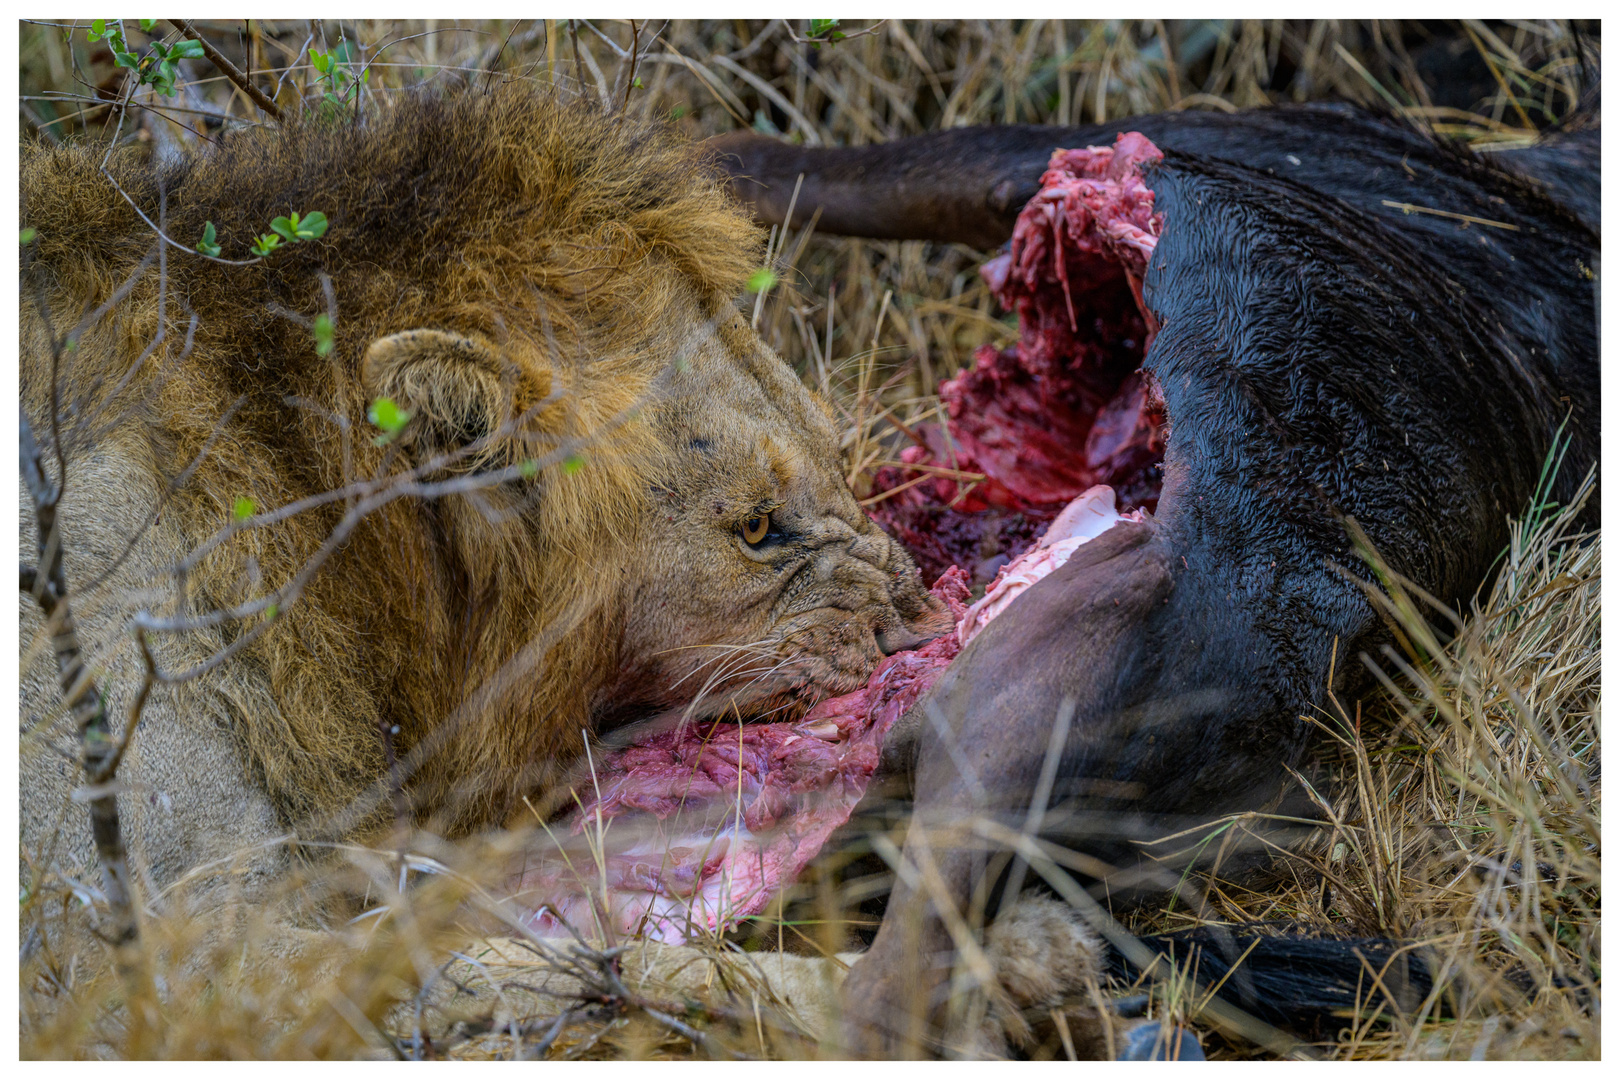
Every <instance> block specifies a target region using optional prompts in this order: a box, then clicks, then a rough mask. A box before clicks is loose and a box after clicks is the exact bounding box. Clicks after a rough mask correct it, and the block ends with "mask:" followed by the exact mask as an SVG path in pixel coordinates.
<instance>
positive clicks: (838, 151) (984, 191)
mask: <svg viewBox="0 0 1620 1080" xmlns="http://www.w3.org/2000/svg"><path fill="white" fill-rule="evenodd" d="M1059 130H1060V129H1057V128H1046V129H1044V130H1043V129H1039V128H1030V127H1024V128H1001V129H997V128H963V129H960V130H956V131H942V132H938V133H936V134H932V135H922V136H918V137H916V138H911V139H902V140H899V141H897V142H893V143H884V144H881V145H877V146H849V147H807V146H794V145H792V144H791V143H785V142H781V141H778V140H776V139H771V138H767V137H766V136H763V135H756V134H754V133H752V132H746V131H735V132H729V133H727V134H725V135H719V136H716V137H715V138H712V139H710V140H708V144H707V145H708V146H710V147H712V148H713V149H714V151H715V153H716V154H717V155H718V158H719V162H720V164H721V165H722V166H723V167H724V168H725V169H726V171H727V172H729V173H730V174H731V177H732V181H731V184H732V190H733V191H735V192H736V193H737V195H738V196H739V197H740V198H742V199H743V201H744V202H747V203H749V204H750V205H751V206H752V207H753V209H754V215H755V216H756V217H757V218H759V220H760V221H763V222H766V223H767V224H773V225H780V224H782V223H783V220H784V219H785V218H786V217H787V213H788V204H789V202H790V201H791V200H792V199H793V188H794V185H795V184H796V183H798V178H799V176H800V175H801V174H802V175H803V176H804V183H803V185H802V187H801V188H800V190H799V199H798V202H797V203H796V204H794V208H793V222H792V223H793V224H794V225H802V224H804V223H805V222H806V221H809V220H810V218H811V216H812V215H813V214H814V213H815V212H816V210H818V209H819V210H820V211H821V218H820V220H819V221H818V223H817V226H816V227H817V229H818V230H820V231H822V232H829V233H836V234H839V235H843V236H866V237H871V238H873V239H878V240H944V241H955V242H959V243H963V244H971V245H973V246H975V247H980V248H994V247H998V246H999V245H1000V244H1002V243H1003V242H1004V241H1005V240H1006V239H1007V238H1008V237H1010V236H1011V235H1012V227H1013V222H1014V220H1015V219H1016V218H1017V217H1018V211H1019V210H1020V209H1022V208H1023V205H1024V203H1026V202H1028V201H1029V200H1030V198H1031V197H1032V196H1034V195H1035V193H1036V192H1037V191H1038V190H1039V188H1040V179H1041V173H1042V172H1044V171H1045V169H1046V163H1047V161H1048V159H1049V158H1050V157H1051V155H1052V151H1053V150H1054V149H1056V148H1057V146H1058V145H1059V144H1058V142H1057V139H1058V132H1059Z"/></svg>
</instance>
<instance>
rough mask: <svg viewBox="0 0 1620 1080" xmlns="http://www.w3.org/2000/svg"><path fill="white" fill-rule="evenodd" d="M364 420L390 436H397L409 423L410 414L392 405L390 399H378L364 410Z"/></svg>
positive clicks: (392, 401)
mask: <svg viewBox="0 0 1620 1080" xmlns="http://www.w3.org/2000/svg"><path fill="white" fill-rule="evenodd" d="M366 419H367V420H370V421H371V422H372V423H373V424H375V425H377V426H378V427H379V428H381V429H382V430H383V431H386V432H387V433H388V434H390V435H398V434H399V433H400V430H401V429H402V428H404V426H405V425H406V424H407V423H408V422H409V421H410V419H411V414H410V413H409V412H407V411H406V410H404V409H402V408H400V407H399V406H398V405H396V404H394V400H393V399H392V398H385V397H380V398H378V399H377V400H376V401H373V402H372V403H371V408H369V409H367V410H366Z"/></svg>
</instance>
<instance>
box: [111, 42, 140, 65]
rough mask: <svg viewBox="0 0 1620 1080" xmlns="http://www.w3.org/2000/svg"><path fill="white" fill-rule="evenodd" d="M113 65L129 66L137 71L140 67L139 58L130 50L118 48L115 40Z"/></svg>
mask: <svg viewBox="0 0 1620 1080" xmlns="http://www.w3.org/2000/svg"><path fill="white" fill-rule="evenodd" d="M113 65H114V66H116V67H121V68H129V70H131V71H139V70H140V68H141V62H140V59H139V58H137V57H136V55H135V54H134V53H132V52H124V51H123V50H121V49H119V48H118V45H117V42H116V41H115V42H114V44H113Z"/></svg>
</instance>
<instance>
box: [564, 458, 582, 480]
mask: <svg viewBox="0 0 1620 1080" xmlns="http://www.w3.org/2000/svg"><path fill="white" fill-rule="evenodd" d="M584 467H585V459H584V458H583V457H581V456H580V455H578V454H575V455H574V456H573V457H571V458H569V459H568V460H567V461H565V462H563V472H565V473H567V474H568V475H569V476H573V475H574V474H575V473H577V472H579V470H581V469H583V468H584Z"/></svg>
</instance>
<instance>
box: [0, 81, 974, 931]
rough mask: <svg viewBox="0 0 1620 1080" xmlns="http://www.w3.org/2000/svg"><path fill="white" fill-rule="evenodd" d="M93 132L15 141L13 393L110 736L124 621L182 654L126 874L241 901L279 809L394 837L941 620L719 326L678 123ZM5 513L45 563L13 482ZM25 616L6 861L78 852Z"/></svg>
mask: <svg viewBox="0 0 1620 1080" xmlns="http://www.w3.org/2000/svg"><path fill="white" fill-rule="evenodd" d="M103 153H104V151H103V150H102V149H100V148H94V147H87V146H69V147H63V148H51V147H47V146H44V145H41V144H36V145H33V146H30V147H27V148H25V150H24V156H23V164H22V205H23V212H22V216H23V223H24V225H25V226H26V227H28V228H31V229H33V230H35V231H36V233H37V237H36V239H35V240H34V242H33V243H32V244H31V245H29V246H28V247H27V248H25V251H24V256H23V258H24V289H23V298H24V299H23V311H22V332H21V338H22V361H21V368H22V374H21V397H22V407H23V410H24V412H25V414H26V415H27V417H28V418H29V419H30V420H31V426H32V429H33V431H34V432H35V433H36V434H37V436H38V438H39V439H40V442H41V444H42V447H43V459H44V461H45V463H46V465H47V467H48V468H50V469H51V470H53V471H54V470H55V469H56V462H57V460H58V455H59V456H60V460H61V461H62V462H63V465H64V468H65V485H64V486H65V495H64V497H63V501H62V504H61V508H60V513H59V517H58V522H59V541H60V543H61V545H62V548H63V550H64V552H65V556H66V564H67V582H68V599H69V601H70V602H71V604H72V606H73V609H74V614H75V616H76V618H77V621H78V632H79V638H80V642H81V644H82V646H83V648H84V649H85V652H86V655H87V657H88V658H89V668H90V672H91V675H92V677H93V678H94V679H95V681H96V684H97V686H98V687H99V689H100V691H101V693H102V694H103V695H104V697H105V701H106V704H107V707H108V715H109V717H110V718H111V720H112V723H113V726H114V728H115V729H117V730H122V731H126V732H127V730H128V725H129V724H130V723H131V722H132V721H131V720H130V719H129V717H130V712H131V708H132V704H133V702H134V701H135V699H136V697H137V694H138V692H139V690H140V687H141V682H142V675H143V671H144V665H143V661H142V656H141V653H140V650H139V648H138V646H137V640H136V634H135V629H136V626H137V624H138V625H140V626H144V627H146V628H147V634H146V637H147V640H148V642H149V643H150V646H151V650H152V653H153V656H154V658H155V662H156V666H157V670H158V671H159V672H160V673H161V675H162V676H164V677H165V678H166V679H172V678H174V677H176V676H181V675H186V674H190V673H191V672H189V671H188V669H193V668H200V670H199V671H198V672H197V673H196V674H195V677H194V678H188V679H184V680H181V681H176V682H169V681H163V680H160V681H159V683H158V685H157V686H156V687H155V688H154V689H153V690H152V692H151V694H150V696H149V698H147V699H146V701H145V706H144V711H143V713H142V716H141V719H140V725H139V730H138V731H136V732H135V733H134V737H133V739H132V741H131V744H130V749H129V753H128V756H127V758H126V759H125V761H124V763H123V766H122V768H121V770H120V774H119V777H118V781H119V784H120V805H119V808H120V812H121V815H122V822H123V829H124V833H125V837H126V839H127V841H128V845H129V849H130V855H131V860H132V864H133V873H134V878H135V881H136V883H137V895H138V896H141V895H144V897H146V898H148V899H150V898H151V897H153V896H156V895H158V894H159V893H160V891H161V890H163V889H165V888H166V887H169V886H171V885H173V884H174V883H175V882H177V881H179V880H180V879H181V878H182V876H183V875H185V874H186V873H187V871H188V870H191V869H193V868H197V867H201V866H204V865H207V864H210V863H213V862H215V861H218V860H224V859H226V858H227V857H241V853H242V852H244V851H249V852H253V853H254V854H252V856H251V857H250V858H246V859H245V861H243V862H241V863H239V864H238V875H237V877H236V881H237V882H238V883H241V882H244V881H245V882H246V883H247V885H248V887H249V888H250V889H251V888H252V887H254V886H255V885H258V884H263V883H264V882H266V881H267V880H269V879H271V878H273V877H275V876H276V875H278V874H280V873H281V872H282V871H284V870H285V869H286V868H287V867H288V865H289V861H290V858H291V856H289V854H288V850H289V848H288V845H286V844H284V843H282V842H280V838H282V837H284V836H287V835H288V834H291V835H293V836H296V837H299V838H304V839H307V838H327V839H340V840H352V839H364V838H366V837H368V836H374V835H376V833H377V831H378V829H379V828H380V827H381V826H382V825H384V824H385V823H386V821H387V820H388V818H389V816H390V815H391V814H392V813H394V812H395V807H394V806H393V805H391V801H392V800H391V798H390V796H391V794H392V795H394V796H398V795H401V794H402V795H403V797H404V799H405V800H407V801H408V807H409V812H410V814H411V816H412V817H413V818H414V819H415V820H416V821H418V822H420V823H422V824H424V825H428V826H430V827H432V828H434V829H436V830H438V831H440V832H441V833H443V834H445V835H450V836H455V835H464V834H468V833H471V832H473V831H476V830H479V829H481V828H485V827H489V826H498V825H501V824H502V823H504V822H506V821H507V820H508V819H509V817H510V816H511V815H512V814H513V813H514V811H516V812H521V813H524V814H527V812H528V811H527V810H526V809H525V807H524V800H525V799H527V800H529V801H530V802H531V803H533V804H535V805H536V806H539V807H542V808H543V807H545V806H546V805H550V804H553V803H554V802H555V800H556V797H557V792H556V790H555V788H556V786H557V781H558V779H559V778H560V777H562V776H563V775H564V772H565V770H566V769H567V768H568V767H569V766H570V765H571V763H572V762H573V761H574V759H575V758H576V757H577V756H578V755H579V754H580V753H581V751H582V750H583V748H584V747H583V743H582V740H583V739H584V738H585V737H586V735H587V734H588V733H600V732H602V731H604V730H606V729H608V728H611V727H613V726H615V725H617V724H620V723H623V722H626V721H628V720H630V719H634V718H636V717H639V716H644V715H649V714H653V713H656V712H659V711H660V710H667V709H671V708H677V707H683V706H693V707H694V708H695V709H696V710H697V712H698V715H714V714H718V713H721V712H730V711H735V712H736V713H737V714H738V715H740V716H745V717H746V716H749V715H751V714H758V713H759V712H761V711H764V710H766V709H771V708H775V707H777V706H780V705H792V704H795V703H800V702H804V703H807V702H809V701H811V700H813V699H815V698H817V697H821V696H826V695H830V694H835V693H841V692H844V691H848V690H851V689H854V688H856V687H858V686H860V685H863V684H864V682H865V680H866V679H867V677H868V675H869V674H870V673H871V671H872V669H873V668H874V666H875V665H876V664H877V663H878V661H880V660H881V659H882V657H883V655H884V654H885V652H892V651H894V650H896V649H898V648H902V647H906V646H909V645H913V644H916V643H917V642H918V641H920V640H921V639H922V638H923V637H924V636H927V635H931V634H933V633H937V632H939V631H940V630H942V629H944V628H945V626H947V625H948V623H949V620H948V619H947V618H944V612H943V610H942V608H941V605H940V604H939V603H938V601H936V600H934V599H932V598H931V597H930V596H929V595H928V594H927V593H926V592H925V590H924V589H923V587H922V584H921V582H920V581H919V579H918V574H917V572H916V570H915V569H914V567H913V564H912V562H911V560H910V559H909V558H908V556H907V555H906V554H905V553H904V552H903V551H902V549H901V548H899V547H898V546H897V545H896V544H895V543H893V542H892V541H891V540H890V539H889V538H888V537H887V536H885V535H884V534H883V533H882V532H881V531H880V530H879V529H878V528H877V527H876V526H874V525H873V524H872V522H871V521H869V520H868V519H867V517H866V515H865V514H864V513H862V511H861V509H860V507H859V505H858V504H857V503H856V502H855V500H854V498H853V497H852V496H851V494H850V492H849V490H848V489H847V487H846V486H845V484H844V481H843V479H842V471H841V468H840V453H839V441H838V433H837V431H836V429H835V428H834V426H833V425H832V423H831V422H830V421H829V413H828V412H827V410H826V409H825V407H824V406H822V405H821V404H819V403H818V402H817V401H816V400H814V399H813V398H812V397H811V395H810V394H809V393H808V392H807V391H806V390H805V389H804V387H803V386H802V385H801V384H800V382H799V381H798V380H797V379H796V378H795V377H794V375H793V373H792V372H791V371H790V370H789V369H788V368H787V366H786V365H785V364H783V363H782V361H781V360H780V359H779V358H778V357H777V356H775V355H774V354H773V353H772V352H771V350H770V349H769V348H768V347H766V345H765V344H764V343H763V342H762V341H761V340H760V339H759V338H758V337H757V336H756V335H755V334H754V332H753V331H752V330H751V329H750V327H749V325H748V323H747V321H746V320H744V319H743V318H741V317H739V316H738V314H737V311H736V310H735V307H734V303H733V298H734V297H735V296H737V295H738V294H739V293H740V292H741V289H742V285H743V282H744V279H745V277H746V275H747V274H748V272H749V271H750V270H751V269H752V268H753V267H754V266H756V265H757V264H758V262H759V259H760V243H759V240H760V234H759V232H758V230H757V228H756V227H755V226H754V225H752V224H751V222H750V221H749V219H748V217H747V215H746V214H745V213H744V212H743V211H742V210H741V209H740V208H739V207H738V205H737V204H736V203H735V202H734V201H733V199H732V198H731V197H730V196H729V195H728V194H727V193H726V190H725V186H724V183H723V181H722V180H721V179H720V178H718V177H717V176H716V175H715V174H714V173H713V172H712V171H711V169H710V168H709V167H708V164H707V162H706V161H705V159H704V157H703V154H702V152H701V151H700V150H698V149H696V148H694V147H692V146H689V145H686V144H683V143H680V142H678V141H676V140H674V139H672V138H671V137H669V136H668V135H666V134H665V133H663V132H662V131H661V130H659V129H657V128H654V127H648V126H643V125H638V124H636V123H633V122H631V121H629V120H627V119H624V118H617V117H609V116H606V115H603V114H601V113H599V112H597V111H595V110H593V109H591V108H587V107H585V106H582V105H578V104H565V103H561V102H559V101H557V100H555V99H554V98H553V97H551V96H547V95H545V94H542V93H537V92H534V91H531V90H528V89H523V88H521V87H517V86H511V85H508V86H504V87H501V88H498V89H495V90H493V91H491V92H484V93H479V92H467V93H464V94H460V95H454V96H431V95H427V94H413V95H408V96H404V97H402V98H399V99H397V100H395V101H394V102H392V103H390V104H385V105H381V106H379V107H377V108H376V110H375V111H374V112H371V113H369V114H368V115H366V116H365V117H364V118H363V119H361V120H358V121H353V120H351V119H343V120H340V121H320V120H314V119H306V120H295V121H291V122H288V123H287V124H285V125H284V126H281V127H279V128H276V129H269V128H265V129H255V130H248V131H242V132H236V133H232V134H229V135H226V136H225V137H224V138H223V139H222V140H221V142H220V144H219V145H218V146H215V147H210V148H209V149H208V150H207V151H206V152H202V153H199V154H197V155H195V156H194V157H189V158H186V159H184V160H179V161H170V162H158V163H154V162H151V161H149V160H147V159H146V158H145V156H143V153H142V152H140V151H138V150H135V149H122V148H121V149H118V150H115V151H113V152H112V153H111V155H110V156H108V157H107V158H106V161H105V171H103V169H102V160H103ZM137 208H138V210H137ZM315 211H319V212H320V213H322V214H324V215H325V217H326V219H327V221H328V222H329V226H328V228H327V229H326V231H325V232H324V235H320V236H318V237H314V238H310V239H305V240H302V241H299V242H289V243H287V244H285V245H284V246H283V248H282V249H281V250H279V251H277V252H275V253H274V254H273V255H271V256H270V257H268V258H263V259H257V260H251V259H250V258H249V255H250V253H249V243H250V241H251V240H252V238H253V237H255V236H256V235H258V234H261V233H264V232H265V231H266V230H267V228H268V227H269V225H270V223H271V222H272V220H273V219H276V218H280V217H287V216H289V215H291V214H293V213H301V214H304V215H306V218H307V216H308V215H309V214H311V213H312V212H315ZM210 223H211V225H212V232H211V233H208V232H207V230H208V226H209V224H210ZM155 227H156V228H155ZM159 228H160V229H161V233H162V235H163V236H164V237H166V238H170V242H169V243H164V242H161V241H160V239H159V233H158V231H157V230H158V229H159ZM205 235H212V236H214V237H217V240H218V243H219V245H220V247H221V249H222V250H221V252H220V256H221V258H222V259H224V260H227V264H225V265H221V264H220V263H219V262H216V261H210V260H209V259H207V258H204V257H203V256H202V255H200V254H198V253H196V252H193V251H190V250H188V249H187V248H186V247H185V246H184V245H187V244H191V243H195V242H196V241H197V239H198V238H199V237H204V236H205ZM126 288H127V292H126V291H125V290H126ZM102 308H104V309H105V310H104V311H102V310H99V309H102ZM84 312H89V313H90V314H89V315H88V316H86V317H85V318H84V319H83V320H82V321H79V322H78V323H77V324H76V320H79V319H80V316H81V313H84ZM318 317H324V319H325V320H327V321H320V320H319V319H318ZM76 325H77V329H75V327H76ZM328 327H329V329H328ZM328 333H329V334H330V337H329V339H327V338H326V335H327V334H328ZM327 340H329V342H330V345H329V347H328V345H327V344H326V341H327ZM64 343H65V344H64ZM53 345H54V346H56V347H55V348H53ZM53 376H54V385H53ZM383 399H386V401H384V402H383V403H382V404H378V403H379V402H380V401H383ZM53 408H54V410H55V415H54V416H53V415H52V412H53ZM368 408H370V409H372V410H373V411H372V414H371V415H372V419H373V421H375V423H376V425H377V426H374V425H373V424H372V423H368V422H367V420H366V418H367V415H368ZM391 413H393V414H394V415H391ZM400 416H406V417H408V421H407V422H405V423H404V424H403V426H400V425H399V424H398V423H397V422H395V421H397V420H398V419H399V418H400ZM379 427H380V428H381V429H382V430H380V431H379ZM396 429H397V430H396ZM57 430H59V431H60V438H59V443H58V444H57V445H52V433H53V432H54V431H57ZM21 532H22V538H23V551H24V555H25V557H29V556H30V555H32V553H34V552H35V551H36V550H37V548H36V546H35V536H34V519H33V514H32V512H31V510H30V508H29V507H28V506H27V505H26V503H25V505H24V507H23V511H22V514H21ZM140 612H145V613H146V615H144V616H141V615H139V613H140ZM20 613H21V621H22V641H23V642H24V648H25V650H26V655H25V658H24V661H25V662H24V668H23V678H22V712H23V725H24V730H25V733H26V735H25V738H24V751H23V766H22V777H23V779H22V794H21V804H22V842H23V846H24V850H25V852H26V853H28V855H29V857H30V858H31V859H32V860H33V861H32V865H31V867H30V868H29V869H28V870H27V871H25V873H26V874H28V875H30V876H31V880H30V884H33V885H37V884H38V882H39V880H40V879H41V877H42V876H48V875H51V874H60V875H64V876H65V877H67V878H70V879H73V880H78V881H94V880H96V879H97V876H98V875H97V873H96V871H95V869H94V868H95V863H96V854H95V849H94V847H93V845H92V839H91V833H90V829H89V827H88V822H87V820H86V816H85V813H84V810H83V808H82V807H78V806H73V805H70V802H69V799H70V795H71V793H72V792H73V790H74V788H75V786H76V785H80V784H82V783H83V779H82V776H81V774H80V771H79V767H78V765H77V763H76V756H77V748H76V745H75V743H76V738H77V736H76V733H75V732H74V731H73V729H72V727H71V724H70V723H68V722H67V720H66V718H65V717H64V716H63V710H62V707H61V704H60V701H61V692H60V689H59V687H58V686H57V683H56V678H55V675H54V671H53V664H52V656H51V651H52V650H51V644H50V642H49V641H48V640H47V639H46V635H45V634H44V628H45V624H44V622H43V620H42V619H41V617H40V614H39V611H38V609H37V606H36V604H35V601H34V599H33V598H32V597H30V596H28V595H24V596H23V597H22V600H21V608H20ZM738 657H745V658H746V659H747V661H748V662H747V663H737V662H735V661H736V660H737V658H738ZM210 658H213V660H212V661H211V660H210ZM58 751H61V752H58ZM391 777H395V778H397V779H392V780H391ZM393 784H398V785H400V787H401V788H402V791H400V792H392V791H391V787H392V785H393Z"/></svg>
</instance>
